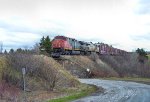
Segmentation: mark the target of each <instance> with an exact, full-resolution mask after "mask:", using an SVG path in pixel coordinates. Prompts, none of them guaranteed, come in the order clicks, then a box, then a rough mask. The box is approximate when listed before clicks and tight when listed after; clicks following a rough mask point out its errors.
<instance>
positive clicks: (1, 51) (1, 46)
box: [0, 41, 3, 53]
mask: <svg viewBox="0 0 150 102" xmlns="http://www.w3.org/2000/svg"><path fill="white" fill-rule="evenodd" d="M0 53H3V42H2V41H0Z"/></svg>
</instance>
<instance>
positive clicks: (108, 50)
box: [52, 36, 125, 57]
mask: <svg viewBox="0 0 150 102" xmlns="http://www.w3.org/2000/svg"><path fill="white" fill-rule="evenodd" d="M52 49H53V53H52V56H53V57H59V56H60V55H80V54H81V55H89V54H91V53H92V52H95V53H98V54H100V55H121V54H124V53H125V51H123V50H120V49H116V48H113V47H112V46H109V45H108V44H104V43H96V44H93V43H92V42H84V41H78V40H76V39H73V38H69V37H65V36H56V37H55V38H54V39H53V40H52Z"/></svg>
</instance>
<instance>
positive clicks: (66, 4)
mask: <svg viewBox="0 0 150 102" xmlns="http://www.w3.org/2000/svg"><path fill="white" fill-rule="evenodd" d="M47 35H48V36H50V38H51V39H53V38H54V37H55V36H57V35H64V36H67V37H71V38H75V39H77V40H83V41H87V42H95V43H96V42H104V43H107V44H110V45H112V46H114V47H116V48H120V49H123V50H126V51H134V50H136V49H137V48H144V49H145V50H147V51H150V0H0V43H3V49H6V50H9V49H11V48H14V49H17V48H20V47H21V48H31V47H33V45H34V44H35V43H38V42H39V41H40V39H41V38H42V36H47Z"/></svg>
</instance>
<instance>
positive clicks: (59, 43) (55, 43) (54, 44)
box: [52, 40, 65, 48]
mask: <svg viewBox="0 0 150 102" xmlns="http://www.w3.org/2000/svg"><path fill="white" fill-rule="evenodd" d="M64 45H65V42H64V41H63V40H54V41H53V42H52V47H53V48H63V47H64Z"/></svg>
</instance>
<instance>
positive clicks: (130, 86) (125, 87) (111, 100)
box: [73, 79, 150, 102]
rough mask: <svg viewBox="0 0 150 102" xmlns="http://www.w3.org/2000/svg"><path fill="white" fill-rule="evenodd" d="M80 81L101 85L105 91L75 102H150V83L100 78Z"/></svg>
mask: <svg viewBox="0 0 150 102" xmlns="http://www.w3.org/2000/svg"><path fill="white" fill-rule="evenodd" d="M80 81H81V82H82V83H86V84H94V85H96V86H98V87H99V86H101V87H103V88H104V89H105V92H104V93H97V94H96V95H91V96H89V97H85V98H82V99H79V100H76V101H73V102H150V85H145V84H139V83H135V82H125V81H109V80H99V79H80Z"/></svg>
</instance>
